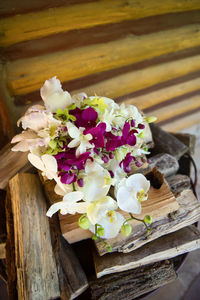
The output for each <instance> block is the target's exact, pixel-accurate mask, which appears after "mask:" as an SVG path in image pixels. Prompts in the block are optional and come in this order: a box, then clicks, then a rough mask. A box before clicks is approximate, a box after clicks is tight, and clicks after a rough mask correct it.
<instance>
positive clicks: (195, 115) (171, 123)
mask: <svg viewBox="0 0 200 300" xmlns="http://www.w3.org/2000/svg"><path fill="white" fill-rule="evenodd" d="M199 120H200V111H199V110H198V111H196V112H192V113H190V114H189V115H188V113H187V114H183V115H181V116H179V118H178V119H177V118H176V119H171V120H168V122H167V123H165V124H160V126H161V127H162V129H163V130H166V131H170V132H177V131H180V130H183V129H185V128H189V127H191V126H193V125H195V124H198V123H199Z"/></svg>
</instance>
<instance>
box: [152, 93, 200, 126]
mask: <svg viewBox="0 0 200 300" xmlns="http://www.w3.org/2000/svg"><path fill="white" fill-rule="evenodd" d="M164 104H165V103H164ZM196 109H200V91H199V95H196V96H193V97H187V96H186V95H185V99H183V100H181V101H177V102H174V101H171V102H167V103H166V104H165V105H164V106H163V107H161V108H157V109H156V108H152V109H149V110H148V113H147V116H148V115H152V114H153V115H154V116H158V122H163V121H166V120H170V119H171V118H172V117H173V118H176V117H178V116H179V115H181V114H184V113H187V112H189V111H190V110H196Z"/></svg>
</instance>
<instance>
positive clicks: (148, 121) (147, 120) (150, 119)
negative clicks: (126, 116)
mask: <svg viewBox="0 0 200 300" xmlns="http://www.w3.org/2000/svg"><path fill="white" fill-rule="evenodd" d="M156 120H157V117H154V116H152V117H146V118H145V121H146V122H147V123H153V122H155V121H156Z"/></svg>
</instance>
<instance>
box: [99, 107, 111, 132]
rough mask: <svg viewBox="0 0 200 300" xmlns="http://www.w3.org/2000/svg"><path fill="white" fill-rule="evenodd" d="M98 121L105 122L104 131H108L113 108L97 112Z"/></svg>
mask: <svg viewBox="0 0 200 300" xmlns="http://www.w3.org/2000/svg"><path fill="white" fill-rule="evenodd" d="M98 117H99V120H100V122H104V123H106V131H107V132H109V131H111V129H112V122H113V120H114V118H115V113H114V109H113V108H112V109H111V110H108V109H106V110H105V113H104V114H99V116H98Z"/></svg>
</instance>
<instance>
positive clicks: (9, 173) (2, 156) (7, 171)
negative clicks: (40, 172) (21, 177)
mask: <svg viewBox="0 0 200 300" xmlns="http://www.w3.org/2000/svg"><path fill="white" fill-rule="evenodd" d="M12 147H13V145H11V144H7V145H6V146H5V147H4V148H3V149H1V151H0V189H5V188H6V185H7V183H8V181H9V179H10V178H12V177H13V176H14V175H15V174H16V173H17V172H19V171H20V169H21V168H23V167H24V166H25V165H26V164H27V163H28V158H27V156H28V154H27V153H26V152H13V151H11V148H12Z"/></svg>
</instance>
